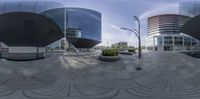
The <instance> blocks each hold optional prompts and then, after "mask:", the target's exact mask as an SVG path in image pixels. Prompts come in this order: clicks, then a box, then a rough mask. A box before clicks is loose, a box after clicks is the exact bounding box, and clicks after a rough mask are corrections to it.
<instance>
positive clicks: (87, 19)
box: [66, 8, 101, 42]
mask: <svg viewBox="0 0 200 99" xmlns="http://www.w3.org/2000/svg"><path fill="white" fill-rule="evenodd" d="M66 14H67V15H66V16H67V21H68V22H67V25H66V26H67V28H77V29H81V38H84V39H90V40H95V41H98V42H101V14H100V13H99V12H96V11H93V10H89V9H83V8H67V9H66Z"/></svg>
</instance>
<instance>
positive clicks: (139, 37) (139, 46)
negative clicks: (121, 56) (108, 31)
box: [121, 16, 142, 59]
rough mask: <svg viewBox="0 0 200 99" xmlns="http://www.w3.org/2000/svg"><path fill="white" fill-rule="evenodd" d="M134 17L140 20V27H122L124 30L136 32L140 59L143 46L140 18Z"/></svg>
mask: <svg viewBox="0 0 200 99" xmlns="http://www.w3.org/2000/svg"><path fill="white" fill-rule="evenodd" d="M134 19H135V20H137V22H138V29H135V28H133V29H129V28H124V27H122V28H121V29H122V30H127V31H130V32H132V33H133V34H135V35H136V36H137V38H138V58H139V59H140V58H141V57H142V48H141V36H140V20H139V18H138V17H137V16H134Z"/></svg>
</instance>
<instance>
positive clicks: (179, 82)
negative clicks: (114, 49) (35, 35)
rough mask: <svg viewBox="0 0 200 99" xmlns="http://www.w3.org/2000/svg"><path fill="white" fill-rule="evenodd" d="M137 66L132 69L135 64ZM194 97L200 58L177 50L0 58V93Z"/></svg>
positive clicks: (38, 98)
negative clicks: (115, 56)
mask: <svg viewBox="0 0 200 99" xmlns="http://www.w3.org/2000/svg"><path fill="white" fill-rule="evenodd" d="M136 67H141V68H142V70H140V71H137V70H136V69H135V68H136ZM165 98H167V99H199V98H200V60H199V59H196V58H192V57H189V56H186V55H183V54H180V53H145V54H143V58H142V59H141V60H138V59H137V56H136V55H133V56H129V55H122V59H121V60H120V61H116V62H102V61H99V60H98V59H97V56H91V55H88V56H86V55H85V56H84V55H81V56H76V55H69V54H67V53H63V54H54V55H51V56H50V57H48V58H47V59H43V60H37V61H27V62H14V61H0V99H165Z"/></svg>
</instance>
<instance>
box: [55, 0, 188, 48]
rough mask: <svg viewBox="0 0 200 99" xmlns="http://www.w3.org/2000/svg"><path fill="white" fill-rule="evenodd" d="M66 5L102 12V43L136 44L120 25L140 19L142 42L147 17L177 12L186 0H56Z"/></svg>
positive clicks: (135, 40)
mask: <svg viewBox="0 0 200 99" xmlns="http://www.w3.org/2000/svg"><path fill="white" fill-rule="evenodd" d="M58 1H61V2H65V4H66V6H68V7H81V8H89V9H94V10H96V11H98V12H101V13H102V43H101V44H100V45H107V42H108V44H109V45H111V44H112V43H116V42H119V41H126V42H128V43H129V45H133V46H136V45H137V39H136V37H135V36H134V35H131V33H129V32H127V31H122V30H120V27H128V28H133V27H134V20H133V16H138V17H139V18H140V20H141V34H142V41H143V42H142V43H143V44H144V41H145V37H146V36H147V18H148V17H149V16H153V15H159V14H177V13H178V3H179V2H182V1H186V0H58Z"/></svg>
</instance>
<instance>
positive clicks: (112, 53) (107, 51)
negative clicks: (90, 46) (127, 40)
mask: <svg viewBox="0 0 200 99" xmlns="http://www.w3.org/2000/svg"><path fill="white" fill-rule="evenodd" d="M102 55H103V56H117V55H118V50H117V49H114V48H111V49H104V50H102Z"/></svg>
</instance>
